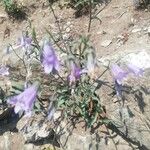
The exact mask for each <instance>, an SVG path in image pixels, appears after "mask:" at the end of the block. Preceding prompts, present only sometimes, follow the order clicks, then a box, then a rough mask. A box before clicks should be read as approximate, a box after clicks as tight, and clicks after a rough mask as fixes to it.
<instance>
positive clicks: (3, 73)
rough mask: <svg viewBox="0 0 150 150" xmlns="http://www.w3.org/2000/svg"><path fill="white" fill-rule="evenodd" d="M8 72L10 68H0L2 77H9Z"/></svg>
mask: <svg viewBox="0 0 150 150" xmlns="http://www.w3.org/2000/svg"><path fill="white" fill-rule="evenodd" d="M8 70H9V68H7V67H6V66H0V75H1V76H5V75H9V72H8Z"/></svg>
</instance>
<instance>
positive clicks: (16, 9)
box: [2, 0, 26, 20]
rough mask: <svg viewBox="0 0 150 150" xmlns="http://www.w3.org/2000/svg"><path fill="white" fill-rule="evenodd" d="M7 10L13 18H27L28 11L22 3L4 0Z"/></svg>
mask: <svg viewBox="0 0 150 150" xmlns="http://www.w3.org/2000/svg"><path fill="white" fill-rule="evenodd" d="M2 2H3V4H4V7H5V11H6V12H7V13H8V15H9V16H10V17H11V18H14V19H17V20H24V19H26V13H25V10H24V8H23V6H22V5H19V4H17V2H16V1H13V0H2Z"/></svg>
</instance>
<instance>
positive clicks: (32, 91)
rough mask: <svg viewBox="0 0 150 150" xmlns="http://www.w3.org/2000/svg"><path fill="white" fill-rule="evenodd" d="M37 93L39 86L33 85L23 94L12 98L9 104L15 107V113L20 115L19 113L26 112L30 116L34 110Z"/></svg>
mask: <svg viewBox="0 0 150 150" xmlns="http://www.w3.org/2000/svg"><path fill="white" fill-rule="evenodd" d="M37 91H38V86H37V85H32V86H30V87H29V88H27V89H25V90H24V91H23V92H22V93H21V94H19V95H17V96H13V97H10V98H9V99H8V101H7V103H9V104H11V105H13V106H15V108H14V111H15V113H18V112H19V111H25V114H26V115H27V116H30V115H31V114H32V108H33V105H34V102H35V100H36V95H37Z"/></svg>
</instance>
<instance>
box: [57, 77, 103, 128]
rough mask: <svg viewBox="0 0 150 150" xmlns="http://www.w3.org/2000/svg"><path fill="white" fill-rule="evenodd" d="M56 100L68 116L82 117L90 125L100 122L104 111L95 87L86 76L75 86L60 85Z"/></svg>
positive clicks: (58, 106)
mask: <svg viewBox="0 0 150 150" xmlns="http://www.w3.org/2000/svg"><path fill="white" fill-rule="evenodd" d="M56 102H57V103H56V106H57V108H59V109H62V110H63V113H64V115H65V116H66V117H69V116H71V117H81V118H82V119H84V121H85V122H86V124H87V126H88V127H91V126H93V125H94V123H98V122H99V121H100V120H99V119H100V118H101V113H103V107H102V106H101V103H100V98H99V97H98V95H97V94H96V93H95V87H94V86H92V85H91V84H90V82H89V79H86V78H85V79H84V77H83V78H82V79H81V80H80V81H79V82H78V83H77V84H76V86H75V87H74V88H70V87H69V86H67V85H60V86H58V87H57V101H56Z"/></svg>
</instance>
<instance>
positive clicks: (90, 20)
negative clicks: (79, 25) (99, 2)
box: [88, 0, 92, 32]
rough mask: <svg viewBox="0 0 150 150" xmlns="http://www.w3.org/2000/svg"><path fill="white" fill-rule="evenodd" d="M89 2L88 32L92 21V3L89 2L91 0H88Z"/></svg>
mask: <svg viewBox="0 0 150 150" xmlns="http://www.w3.org/2000/svg"><path fill="white" fill-rule="evenodd" d="M89 2H90V16H89V25H88V32H90V29H91V23H92V3H91V0H89Z"/></svg>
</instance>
